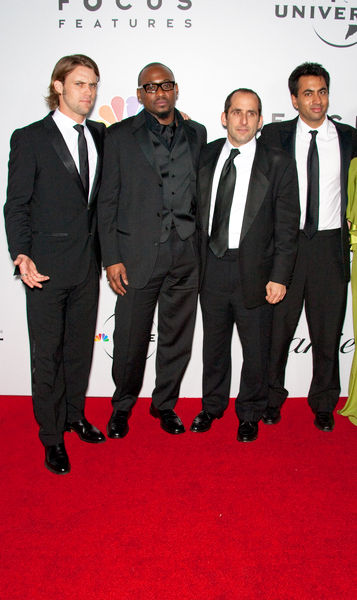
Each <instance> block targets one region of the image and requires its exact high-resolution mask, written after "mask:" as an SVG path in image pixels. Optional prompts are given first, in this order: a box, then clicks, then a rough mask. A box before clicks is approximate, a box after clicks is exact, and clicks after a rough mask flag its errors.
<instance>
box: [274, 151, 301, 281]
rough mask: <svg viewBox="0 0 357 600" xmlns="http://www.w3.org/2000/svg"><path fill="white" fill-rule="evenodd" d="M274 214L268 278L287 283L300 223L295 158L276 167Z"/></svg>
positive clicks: (295, 250) (291, 269)
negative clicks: (277, 171) (273, 246)
mask: <svg viewBox="0 0 357 600" xmlns="http://www.w3.org/2000/svg"><path fill="white" fill-rule="evenodd" d="M279 171H280V172H281V177H280V180H279V182H278V185H277V190H276V200H275V216H274V245H275V251H274V262H273V268H272V271H271V275H270V281H274V282H276V283H281V284H283V285H286V286H289V283H290V281H291V277H292V273H293V269H294V265H295V260H296V253H297V242H298V233H299V222H300V204H299V187H298V178H297V171H296V164H295V161H294V160H292V159H289V160H287V162H286V163H285V165H282V166H281V167H280V169H279Z"/></svg>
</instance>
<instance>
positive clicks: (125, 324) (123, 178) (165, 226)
mask: <svg viewBox="0 0 357 600" xmlns="http://www.w3.org/2000/svg"><path fill="white" fill-rule="evenodd" d="M177 94H178V86H177V83H176V82H175V77H174V75H173V73H172V71H171V69H169V68H168V67H166V66H165V65H163V64H161V63H150V64H149V65H146V66H145V67H144V68H143V69H142V70H141V72H140V75H139V87H138V90H137V97H138V100H139V102H141V103H142V104H143V106H144V110H143V111H142V112H140V113H139V114H138V115H136V116H135V117H130V118H129V119H126V120H124V121H122V122H121V123H117V124H115V125H113V126H112V127H110V128H109V130H108V136H107V140H106V146H105V152H104V167H103V184H102V187H101V191H100V195H99V202H98V218H99V234H100V240H101V247H102V255H103V263H104V265H105V267H106V270H107V278H108V281H109V283H110V285H111V287H112V289H113V290H114V292H116V293H117V294H118V298H117V303H116V309H115V331H114V351H113V379H114V383H115V386H116V389H115V392H114V396H113V400H112V403H113V414H112V416H111V418H110V421H109V423H108V436H109V437H111V438H122V437H124V436H125V435H126V434H127V433H128V429H129V427H128V418H129V415H130V411H131V409H132V407H133V405H134V404H135V401H136V399H137V396H138V394H139V392H140V388H141V385H142V380H143V375H144V369H145V361H146V354H147V348H148V344H149V340H150V332H151V327H152V322H153V316H154V311H155V307H156V304H158V345H157V355H156V385H155V389H154V392H153V395H152V405H151V414H152V415H153V416H155V417H158V418H159V419H160V421H161V427H162V428H163V429H164V430H165V431H166V432H168V433H171V434H179V433H183V432H184V431H185V429H184V426H183V424H182V422H181V419H180V418H179V417H178V416H177V415H176V413H175V411H174V407H175V405H176V402H177V399H178V394H179V389H180V383H181V379H182V377H183V374H184V372H185V369H186V366H187V364H188V361H189V358H190V354H191V345H192V336H193V330H194V323H195V315H196V303H197V291H198V255H197V248H196V216H195V213H196V171H197V167H198V159H199V155H200V152H201V149H202V147H203V146H204V145H205V143H206V130H205V128H204V127H203V126H202V125H200V124H198V123H195V122H194V121H184V120H183V118H182V117H181V115H180V113H179V112H178V111H177V110H176V109H175V104H176V99H177Z"/></svg>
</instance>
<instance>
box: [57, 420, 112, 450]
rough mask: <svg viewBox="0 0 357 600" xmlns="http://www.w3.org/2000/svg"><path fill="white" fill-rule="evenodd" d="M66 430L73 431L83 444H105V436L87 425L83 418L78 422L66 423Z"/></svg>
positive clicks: (89, 424)
mask: <svg viewBox="0 0 357 600" xmlns="http://www.w3.org/2000/svg"><path fill="white" fill-rule="evenodd" d="M66 430H67V431H75V432H76V433H77V434H78V436H79V438H80V439H81V440H82V441H83V442H89V443H90V444H100V443H101V442H105V435H104V434H103V433H102V432H101V431H99V429H97V428H96V427H94V425H92V424H91V423H89V421H87V419H86V418H85V417H82V418H81V419H79V421H72V422H71V423H69V422H67V427H66Z"/></svg>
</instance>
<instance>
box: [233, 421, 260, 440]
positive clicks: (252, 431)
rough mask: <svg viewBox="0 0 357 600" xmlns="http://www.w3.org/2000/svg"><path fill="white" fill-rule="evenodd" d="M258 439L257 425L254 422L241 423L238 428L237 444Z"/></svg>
mask: <svg viewBox="0 0 357 600" xmlns="http://www.w3.org/2000/svg"><path fill="white" fill-rule="evenodd" d="M257 437H258V423H257V422H256V421H241V422H240V423H239V427H238V435H237V440H238V442H254V440H256V439H257Z"/></svg>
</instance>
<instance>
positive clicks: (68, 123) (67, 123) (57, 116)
mask: <svg viewBox="0 0 357 600" xmlns="http://www.w3.org/2000/svg"><path fill="white" fill-rule="evenodd" d="M52 116H53V118H54V120H55V121H56V122H57V123H60V124H61V126H62V127H64V128H66V129H70V128H71V127H74V125H78V123H77V121H74V120H73V119H71V117H67V115H65V114H64V113H63V112H61V111H60V109H59V108H56V110H55V112H54V113H53V115H52ZM86 123H87V119H84V121H83V122H82V123H80V125H84V126H86Z"/></svg>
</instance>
